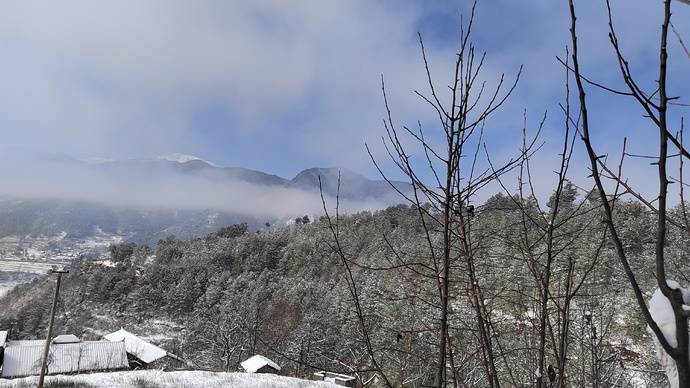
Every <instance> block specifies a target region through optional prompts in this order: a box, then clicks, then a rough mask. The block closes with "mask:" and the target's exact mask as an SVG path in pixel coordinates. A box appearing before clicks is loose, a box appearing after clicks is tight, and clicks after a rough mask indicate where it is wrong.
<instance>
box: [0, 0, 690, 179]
mask: <svg viewBox="0 0 690 388" xmlns="http://www.w3.org/2000/svg"><path fill="white" fill-rule="evenodd" d="M576 4H577V7H578V13H579V23H580V24H579V30H580V32H581V53H582V66H583V71H584V73H585V74H586V75H587V76H589V77H590V78H592V79H595V80H597V81H599V82H602V83H605V84H607V85H611V86H613V87H616V88H622V85H623V84H622V80H621V78H620V74H619V73H618V71H617V68H616V67H615V61H614V57H613V56H612V49H611V47H610V44H609V42H608V37H607V32H608V31H607V25H606V19H605V13H604V12H605V8H604V6H605V3H604V1H598V0H580V1H577V2H576ZM612 4H613V8H614V19H615V21H616V25H617V27H618V29H619V32H620V38H621V43H622V47H623V49H624V52H625V54H626V56H627V57H628V59H629V60H630V62H631V64H632V67H633V71H634V72H635V74H636V75H637V76H639V77H640V80H641V83H642V84H643V85H645V86H647V87H650V88H651V87H653V85H654V80H655V72H656V71H657V70H656V67H655V66H656V65H655V61H656V59H657V57H658V54H657V52H656V50H657V46H658V41H659V29H660V25H661V16H662V15H661V10H662V7H661V6H662V1H661V0H613V1H612ZM470 5H471V4H470V2H468V1H447V0H435V1H430V0H426V1H424V0H376V1H372V0H326V1H310V0H302V1H300V0H295V1H290V2H287V1H279V0H275V1H261V0H260V1H239V0H238V1H224V0H205V1H176V0H151V1H139V0H121V1H111V2H92V1H87V0H67V1H61V2H48V3H46V2H40V1H33V0H23V1H6V2H2V3H0V52H2V53H3V60H2V61H0V77H1V79H2V88H0V150H5V152H9V153H12V152H14V153H16V152H20V153H29V154H30V153H52V154H55V155H64V156H69V157H73V158H78V159H85V160H101V159H106V160H110V159H127V158H141V157H153V156H157V155H165V154H171V153H183V154H191V155H196V156H198V157H200V158H202V159H205V160H209V161H212V162H213V163H215V164H217V165H220V166H241V167H248V168H253V169H257V170H261V171H265V172H268V173H272V174H277V175H281V176H284V177H288V178H289V177H292V176H294V175H295V174H296V173H298V172H299V171H300V170H303V169H305V168H309V167H315V166H324V167H326V166H341V167H344V168H348V169H350V170H353V171H357V172H360V173H363V174H365V175H367V176H369V177H371V178H375V177H377V173H376V170H375V168H374V166H373V165H372V163H371V161H370V160H369V158H368V156H367V153H366V150H365V146H364V145H365V143H367V144H370V145H371V147H372V150H373V152H374V154H375V156H376V157H377V158H378V159H379V160H382V161H383V160H385V154H384V153H383V149H382V147H381V144H380V138H381V136H382V135H384V128H383V125H382V119H383V118H384V115H385V109H384V105H383V100H382V96H381V83H380V82H381V76H383V77H384V78H385V81H386V86H387V92H388V95H389V98H390V105H391V108H392V112H393V117H394V120H395V121H396V123H399V124H400V125H403V124H407V125H415V123H416V122H417V121H418V120H419V121H420V122H422V123H423V124H424V126H425V128H426V129H427V131H428V132H429V133H432V135H431V136H433V133H438V130H439V129H438V128H437V127H435V126H434V122H433V118H434V112H433V111H431V110H430V109H429V108H428V106H426V105H425V104H424V103H423V102H422V101H420V99H419V98H418V97H416V96H415V95H414V93H413V91H414V90H420V91H426V90H427V87H426V84H425V73H424V67H423V62H422V60H421V55H420V49H419V43H418V41H417V33H421V35H422V36H423V38H424V41H425V44H426V47H427V50H428V56H429V61H430V65H431V70H432V74H433V76H434V79H435V80H436V81H437V82H438V84H439V85H441V89H443V85H445V84H447V82H448V81H449V75H450V69H451V65H452V63H453V61H454V59H455V57H454V54H455V52H456V49H457V47H458V38H459V26H460V20H461V15H464V17H465V18H466V17H467V16H468V15H469V7H470ZM465 20H466V19H465ZM673 20H675V22H676V23H675V26H676V28H677V30H678V32H679V33H680V34H681V36H683V37H685V40H686V41H687V42H688V43H690V23H688V21H690V6H685V5H682V4H681V3H680V2H677V3H674V15H673ZM568 28H569V19H568V15H567V2H566V0H549V1H545V0H523V1H514V0H480V1H479V3H478V6H477V13H476V20H475V26H474V31H473V38H472V39H473V41H474V42H475V45H476V47H477V49H478V50H479V51H486V53H487V59H486V65H485V68H484V70H485V71H484V73H483V75H482V78H483V79H486V80H487V82H488V83H489V84H492V83H495V82H496V80H497V79H498V78H499V77H500V75H501V74H502V73H505V74H506V77H507V78H508V79H511V77H513V76H514V75H515V74H516V72H517V70H518V69H519V67H520V66H521V65H523V66H524V71H523V74H522V77H521V80H520V82H519V84H518V87H517V89H516V90H515V93H514V94H513V95H512V96H511V98H510V99H509V100H508V102H507V103H506V105H505V106H504V109H502V110H501V111H500V112H498V113H497V114H496V115H495V116H494V117H493V118H492V119H491V120H489V121H488V122H487V124H486V135H485V139H484V140H485V141H486V143H487V148H488V150H490V152H491V155H492V158H493V159H495V161H500V160H506V159H507V158H509V157H510V156H511V155H514V154H515V153H516V151H517V149H516V147H517V145H518V144H519V141H520V136H521V130H522V126H523V118H522V117H523V112H527V122H528V130H531V131H532V130H534V129H535V128H536V126H537V124H538V121H539V120H540V118H541V117H542V115H543V114H544V112H545V111H547V112H548V116H547V117H548V118H547V121H546V125H545V129H544V135H543V140H542V141H543V142H545V146H544V147H543V148H542V150H543V152H540V154H539V155H538V156H536V157H535V158H536V163H534V166H535V167H534V168H535V175H536V177H537V179H536V180H537V182H536V185H537V188H538V190H539V191H540V192H544V193H546V192H548V191H549V190H550V187H552V186H551V185H552V183H553V174H552V170H553V169H554V168H553V167H552V166H553V161H554V160H556V158H557V153H558V147H559V145H560V143H561V136H562V131H563V121H564V119H563V116H562V114H561V113H560V109H559V106H558V104H559V103H561V102H563V101H564V95H565V94H564V93H565V91H564V71H563V68H562V66H561V65H559V63H558V62H557V61H556V57H557V56H561V57H562V56H563V55H564V51H565V47H566V46H567V45H568V43H569V41H568ZM670 53H671V58H670V68H671V81H670V83H669V85H670V89H671V90H670V93H671V94H673V95H679V96H681V100H680V101H684V100H683V97H684V96H682V93H683V92H685V91H686V90H687V89H688V86H690V58H688V57H687V56H685V54H684V52H683V51H682V49H681V47H680V45H679V44H678V40H677V38H676V37H675V35H672V36H671V37H670ZM590 93H591V97H590V98H591V100H590V108H591V114H592V120H593V122H594V123H595V126H594V128H593V131H595V133H594V138H595V141H596V144H597V145H599V147H600V149H601V151H602V153H610V154H611V155H614V154H615V152H618V150H619V148H620V145H621V143H622V137H623V136H630V139H629V148H630V151H631V152H635V153H648V152H652V151H653V150H654V147H656V145H655V143H654V142H655V139H656V137H655V136H654V135H655V134H654V132H653V128H651V126H650V125H649V123H648V122H647V121H646V120H645V119H644V118H642V111H641V109H640V108H639V107H638V106H636V105H635V104H634V103H632V101H630V99H627V98H625V97H619V96H612V95H610V94H607V93H602V92H601V91H598V90H591V91H590ZM687 102H690V101H687ZM687 109H690V108H687V107H674V112H673V114H672V118H673V120H674V121H673V123H674V125H677V124H678V122H679V120H680V117H681V116H682V115H683V114H685V113H686V112H687ZM582 155H583V154H582V148H581V146H579V145H578V149H577V150H576V156H575V160H576V161H578V163H577V166H575V167H573V169H572V174H573V179H574V180H575V181H577V182H583V184H586V179H585V178H586V175H588V172H587V171H586V167H584V166H585V165H586V164H584V163H582V162H583V161H584V159H583V158H582ZM383 166H384V169H385V170H386V171H387V172H390V173H391V174H392V176H393V177H396V178H398V177H400V175H399V174H397V175H396V173H395V171H394V169H393V168H392V167H391V165H390V164H386V163H385V162H384V163H383ZM649 173H653V171H651V172H650V171H649V166H647V164H646V163H643V164H639V163H638V164H634V163H633V164H632V165H631V168H630V169H628V170H626V174H628V175H629V176H630V177H631V179H632V180H633V181H635V180H636V181H637V182H640V184H641V185H642V186H644V187H645V190H653V187H652V186H648V183H647V182H648V179H647V177H648V175H647V174H649Z"/></svg>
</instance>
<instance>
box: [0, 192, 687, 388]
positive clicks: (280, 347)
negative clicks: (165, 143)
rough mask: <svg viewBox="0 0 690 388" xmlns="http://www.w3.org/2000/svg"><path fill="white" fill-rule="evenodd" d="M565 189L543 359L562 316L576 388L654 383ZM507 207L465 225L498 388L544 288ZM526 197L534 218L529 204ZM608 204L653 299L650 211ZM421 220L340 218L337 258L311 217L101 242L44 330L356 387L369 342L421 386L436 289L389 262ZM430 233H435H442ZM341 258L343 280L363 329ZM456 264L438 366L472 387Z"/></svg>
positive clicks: (2, 303)
mask: <svg viewBox="0 0 690 388" xmlns="http://www.w3.org/2000/svg"><path fill="white" fill-rule="evenodd" d="M565 192H566V193H567V195H564V196H563V198H565V199H563V200H562V203H561V206H562V207H563V208H564V209H568V208H570V209H572V210H573V211H574V210H576V211H577V214H578V215H579V216H578V217H576V218H575V219H574V220H569V224H568V227H567V228H566V229H560V230H559V234H558V235H557V236H556V239H555V241H557V245H558V249H559V250H560V252H559V256H558V257H559V258H560V259H559V260H557V261H556V262H555V263H553V268H552V275H551V276H552V278H551V282H550V292H551V295H550V298H551V301H552V302H553V304H551V305H550V307H549V309H548V311H547V314H548V316H549V320H548V322H549V326H548V336H547V342H548V344H547V351H548V356H547V357H546V359H547V362H548V363H549V365H550V368H554V367H555V366H556V362H557V361H556V358H557V355H558V354H559V352H561V351H564V350H563V349H560V348H559V346H562V343H563V341H561V337H562V336H563V333H564V331H563V329H562V328H563V324H564V323H565V322H567V325H568V326H569V327H568V330H566V331H565V336H567V341H566V344H567V345H566V346H567V349H566V350H565V352H567V355H568V357H567V365H566V367H567V368H568V376H569V379H570V382H571V383H572V384H573V386H581V385H584V386H589V384H590V382H592V381H598V382H600V383H601V384H603V385H600V386H614V384H615V386H634V384H637V383H643V382H646V383H647V384H649V385H648V386H664V385H663V384H665V383H662V382H663V381H665V380H664V379H665V378H664V377H663V375H662V374H661V373H659V372H658V371H657V370H658V367H657V366H655V357H654V355H653V353H652V350H651V349H652V342H651V339H650V338H649V336H648V334H646V332H645V326H646V325H645V324H644V323H643V321H642V319H641V317H640V316H639V313H638V312H637V310H636V306H635V304H634V300H633V298H632V295H631V293H630V291H629V289H628V287H626V284H625V282H626V280H625V278H624V275H623V274H622V273H621V269H620V266H619V263H618V261H617V258H616V256H615V252H614V250H613V246H612V245H611V243H610V241H608V238H606V236H604V235H603V233H604V230H605V225H603V224H602V222H601V220H602V219H601V210H600V209H599V205H598V202H597V201H595V200H594V199H592V200H591V201H590V200H588V199H585V200H584V201H582V203H580V202H579V201H577V194H576V191H575V189H574V187H572V186H570V185H568V186H567V187H566V190H565ZM516 203H518V199H516V198H510V197H508V196H505V195H496V196H494V197H492V198H491V199H489V200H488V201H487V202H486V203H485V204H484V205H482V206H477V207H476V208H475V209H473V214H472V222H471V224H472V233H473V235H474V237H473V241H474V242H475V246H473V249H474V253H475V262H474V264H475V271H476V274H477V282H478V284H479V285H480V286H481V289H482V291H483V298H484V304H485V305H486V306H487V307H486V308H487V311H486V315H485V318H486V321H487V324H488V325H490V326H491V327H492V330H491V332H492V333H493V337H492V338H491V341H492V345H491V346H492V348H493V350H494V354H495V357H496V365H497V367H498V368H499V369H500V371H501V375H500V379H501V381H503V382H504V385H506V386H523V385H528V384H529V382H530V381H532V380H533V379H534V377H535V370H536V363H537V358H536V357H537V354H536V352H535V349H536V346H537V341H538V332H539V322H540V320H539V315H540V314H539V311H538V306H539V295H540V284H543V283H542V280H541V279H540V278H539V276H540V275H539V274H540V273H541V272H540V271H541V268H542V266H543V265H544V263H543V262H542V260H543V257H528V256H527V255H526V251H525V250H524V249H523V245H522V243H521V241H522V240H524V238H525V236H527V235H529V234H531V233H534V235H535V236H536V235H537V233H536V230H530V228H529V227H528V228H527V229H525V225H526V224H525V223H524V219H523V217H524V214H525V212H523V211H521V210H520V209H518V207H517V205H516ZM530 203H531V205H530V206H533V208H532V211H533V215H534V216H535V217H536V216H537V215H538V214H539V213H537V211H536V206H537V203H536V201H534V200H532V202H530ZM616 206H617V216H618V218H617V219H616V220H615V222H616V224H617V225H619V229H620V230H621V231H623V236H621V237H622V239H623V241H624V242H625V244H626V246H627V247H629V249H630V250H631V252H634V256H633V257H630V260H631V262H632V264H633V266H634V267H635V271H637V273H639V274H640V276H639V279H640V281H641V282H642V286H643V290H644V291H645V292H648V293H650V294H651V292H652V291H653V288H654V283H655V279H654V278H653V277H652V276H649V274H651V269H652V268H651V266H652V265H653V260H652V259H651V255H652V252H653V242H654V232H655V231H654V230H653V228H650V226H649V225H651V224H652V222H651V220H652V218H651V217H652V216H653V215H652V214H651V213H649V212H648V211H647V210H645V208H644V207H643V206H642V205H640V204H638V203H636V202H620V203H617V204H616ZM419 214H420V212H419V209H417V208H415V207H409V206H403V205H401V206H396V207H391V208H388V209H385V210H381V211H377V212H373V213H372V212H362V213H358V214H354V215H351V216H347V217H341V219H340V220H338V224H337V227H338V231H339V234H338V242H339V243H340V245H341V247H342V250H343V252H344V253H345V255H346V257H347V261H345V262H344V261H343V260H342V257H341V256H339V255H338V254H337V246H336V245H335V243H336V241H335V240H334V238H333V234H332V233H331V229H330V227H329V223H328V222H327V221H326V219H324V218H322V219H321V220H317V221H315V222H312V223H310V224H296V225H293V226H290V227H286V228H283V229H277V230H272V231H269V232H263V233H252V232H247V229H246V227H245V226H243V225H235V226H232V227H228V228H223V229H221V230H219V231H218V232H217V233H214V234H211V235H208V236H206V237H204V238H197V239H193V240H177V239H174V238H168V239H165V240H161V241H160V242H159V244H158V246H157V247H156V248H155V251H151V250H150V249H148V248H147V247H141V246H135V245H132V244H128V245H119V246H114V247H112V248H111V250H110V257H108V258H107V260H99V261H84V260H80V261H77V262H75V263H74V265H73V266H72V267H71V270H70V273H69V275H67V276H66V277H65V278H64V283H63V284H64V288H63V289H62V293H61V300H60V307H59V313H58V318H57V325H58V326H57V327H58V329H57V333H73V334H76V335H80V336H83V337H85V338H89V337H92V338H98V337H99V336H100V335H101V334H103V333H105V332H108V331H111V330H116V329H119V328H120V327H125V328H128V329H130V330H132V331H135V332H137V333H138V334H141V335H142V336H148V337H150V338H152V339H153V340H154V341H155V342H159V343H161V344H163V345H164V346H166V347H167V348H168V350H170V351H173V352H176V353H178V354H180V355H181V356H183V357H184V358H186V359H187V360H189V361H191V362H192V363H193V365H195V367H196V368H199V369H201V368H203V369H210V370H217V371H234V370H236V369H237V367H238V364H239V362H240V361H242V360H243V359H245V358H247V357H248V356H250V355H252V354H255V353H261V354H264V355H267V356H269V357H271V358H273V359H274V360H276V361H277V362H279V363H280V364H281V365H284V367H285V371H286V373H287V374H289V375H293V376H306V375H308V374H310V373H311V372H313V371H314V370H315V369H326V370H332V371H339V372H348V373H357V374H358V375H359V377H360V378H361V379H363V381H366V380H367V379H369V378H371V377H372V376H374V373H373V372H374V370H373V368H372V364H371V362H372V361H371V358H370V357H369V352H368V350H367V346H368V345H367V343H370V344H371V346H372V350H373V352H374V354H375V356H376V360H377V363H378V364H379V365H380V366H381V368H382V369H383V371H384V372H385V373H386V375H387V376H388V378H390V379H391V380H392V381H391V383H393V384H395V385H396V386H399V385H405V386H410V387H420V386H421V385H422V384H426V383H428V382H430V381H433V378H434V370H433V365H434V363H435V362H436V358H435V353H436V352H437V344H436V342H435V341H434V339H435V335H436V332H435V331H434V327H435V325H437V319H438V318H437V314H436V313H435V306H434V305H433V299H432V297H430V296H429V295H432V296H433V294H434V293H435V292H437V290H434V284H433V283H432V282H429V281H427V280H426V279H425V277H423V276H421V275H420V274H415V273H414V271H413V270H411V268H412V267H402V266H400V265H396V263H397V262H398V260H401V259H402V256H404V257H405V258H406V259H405V260H413V259H415V260H419V261H423V260H424V257H423V256H424V255H425V254H426V251H425V249H424V248H423V247H424V246H425V241H427V240H426V229H425V228H424V227H423V224H422V222H421V220H422V219H421V218H420V217H419ZM332 221H334V220H332ZM539 222H544V223H546V222H547V221H546V220H543V219H542V220H541V221H539ZM330 226H333V224H331V225H330ZM534 228H535V229H536V227H534ZM432 233H433V234H434V236H431V237H432V238H431V239H432V241H436V240H437V239H438V238H439V236H440V235H439V233H438V232H433V231H432ZM602 239H603V240H602ZM536 244H537V245H538V244H539V243H538V242H537V243H536ZM668 251H669V252H673V254H672V256H673V258H674V260H673V262H674V265H675V268H676V270H678V271H682V270H683V269H686V267H687V265H688V264H687V257H688V246H687V244H684V243H683V241H682V239H681V238H680V237H677V236H675V235H673V233H671V235H670V236H669V240H668ZM669 257H671V256H669ZM344 264H348V266H347V267H348V268H350V270H351V272H352V274H353V279H354V283H352V284H354V286H355V289H356V292H357V295H358V297H359V302H360V303H361V306H360V307H361V312H362V314H363V320H364V326H362V325H361V321H360V320H359V318H358V314H357V310H356V305H355V303H354V300H353V298H352V289H351V286H350V284H349V283H348V281H347V279H348V277H347V273H348V272H347V271H346V267H345V266H344ZM453 265H454V267H455V268H454V269H455V273H457V274H458V275H457V278H454V279H453V282H452V283H451V287H452V288H453V289H454V293H453V295H455V296H456V297H455V298H454V299H453V300H452V301H451V310H452V315H451V318H450V322H451V324H450V327H451V330H450V331H449V343H451V344H452V346H453V347H454V349H455V351H454V352H453V353H452V354H453V356H454V357H453V358H451V360H449V363H450V365H452V366H450V367H451V368H453V369H452V370H453V371H454V373H455V376H456V378H457V379H458V380H459V381H463V382H464V383H465V384H466V385H467V386H481V385H482V384H481V381H482V376H483V373H484V372H483V369H482V368H483V366H482V364H481V357H480V355H479V354H478V352H480V351H481V348H480V347H478V345H477V344H478V343H479V341H481V339H480V338H478V333H477V331H476V329H475V325H476V319H477V317H476V316H475V315H474V311H475V310H474V309H473V307H472V300H473V298H472V297H473V295H472V293H471V292H469V291H468V290H471V289H472V288H471V287H469V285H468V284H467V282H466V281H465V274H464V271H465V269H464V268H463V266H464V264H463V262H462V260H456V261H454V262H453ZM679 273H680V272H679ZM681 280H682V278H681ZM53 287H54V280H52V279H50V278H49V277H41V278H39V279H37V280H35V281H34V282H32V283H30V284H27V285H23V286H19V287H17V288H16V289H15V290H14V291H12V292H11V293H10V294H8V295H7V296H6V297H5V298H4V299H2V300H0V328H3V329H10V330H11V337H12V338H41V337H43V336H45V326H46V324H47V320H48V319H47V316H48V311H49V301H50V298H51V293H52V292H53ZM576 287H577V289H576ZM565 299H569V303H570V307H569V309H568V312H567V315H564V311H562V309H561V308H559V306H563V305H564V303H563V302H564V300H565ZM363 327H364V328H366V330H363V329H362V328H363ZM365 334H366V335H365ZM561 367H563V366H561ZM377 381H379V383H381V384H383V382H382V381H380V380H377ZM655 381H656V382H659V384H661V385H654V384H653V382H655Z"/></svg>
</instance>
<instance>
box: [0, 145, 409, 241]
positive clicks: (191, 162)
mask: <svg viewBox="0 0 690 388" xmlns="http://www.w3.org/2000/svg"><path fill="white" fill-rule="evenodd" d="M9 157H12V158H11V160H6V161H5V162H4V163H2V166H0V178H2V180H3V182H4V184H3V185H2V188H0V237H3V236H11V235H16V236H39V235H40V236H51V235H57V234H60V233H63V232H64V233H67V234H68V235H69V236H73V237H84V238H86V237H88V236H92V235H94V234H97V233H105V234H114V235H121V236H124V237H125V238H128V239H130V240H133V241H137V242H139V243H155V242H156V241H158V240H159V239H162V238H165V237H167V236H169V235H175V236H177V237H179V238H190V237H195V236H199V235H204V234H207V233H210V232H213V231H215V230H217V229H218V228H220V227H223V226H226V225H230V224H234V223H240V222H244V223H247V224H248V225H249V227H250V229H252V230H256V229H260V228H267V225H269V226H268V227H275V226H280V225H285V224H286V223H287V222H289V221H290V220H293V219H294V218H296V217H302V216H304V215H307V216H309V217H310V218H312V219H313V218H314V217H318V216H319V215H321V214H322V212H323V209H322V206H323V205H322V202H321V194H320V189H319V177H320V178H321V187H322V188H323V193H324V196H325V198H326V199H327V203H329V204H330V205H332V206H335V201H336V199H335V197H336V194H337V193H338V190H339V189H338V181H339V180H340V196H339V201H340V206H341V211H343V212H353V211H358V210H362V209H380V208H384V207H386V206H390V205H393V204H397V203H400V202H402V197H401V196H400V195H399V194H398V193H397V192H396V190H395V189H393V188H392V187H391V184H390V183H388V182H386V181H382V180H371V179H368V178H366V177H364V176H362V175H359V174H356V173H354V172H351V171H347V170H343V169H338V168H311V169H306V170H304V171H301V172H299V173H298V174H297V175H296V176H295V177H294V178H292V179H288V178H284V177H280V176H277V175H273V174H268V173H265V172H262V171H257V170H252V169H248V168H241V167H219V166H216V165H214V164H213V163H211V162H207V161H204V160H202V159H200V158H196V157H193V156H189V155H171V156H164V157H158V158H142V159H128V160H117V161H82V160H76V159H73V158H67V157H60V156H54V155H48V156H46V155H43V156H42V157H39V158H29V157H25V156H22V157H18V155H11V154H10V155H9ZM5 159H8V155H6V156H5ZM391 183H392V184H394V185H395V186H396V188H397V189H398V190H401V191H403V192H404V191H405V190H407V188H408V187H409V185H408V184H406V183H404V182H391Z"/></svg>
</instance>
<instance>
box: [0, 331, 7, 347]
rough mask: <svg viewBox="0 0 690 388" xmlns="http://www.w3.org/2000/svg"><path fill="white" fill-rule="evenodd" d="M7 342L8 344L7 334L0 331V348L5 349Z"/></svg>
mask: <svg viewBox="0 0 690 388" xmlns="http://www.w3.org/2000/svg"><path fill="white" fill-rule="evenodd" d="M5 342H7V332H6V331H0V348H4V347H5Z"/></svg>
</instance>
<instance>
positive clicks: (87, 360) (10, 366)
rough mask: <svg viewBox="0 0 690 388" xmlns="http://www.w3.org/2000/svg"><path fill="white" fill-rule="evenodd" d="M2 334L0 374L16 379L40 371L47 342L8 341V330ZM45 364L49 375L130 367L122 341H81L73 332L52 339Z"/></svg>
mask: <svg viewBox="0 0 690 388" xmlns="http://www.w3.org/2000/svg"><path fill="white" fill-rule="evenodd" d="M3 333H4V334H2V335H0V337H4V340H3V341H2V343H3V344H4V346H3V347H2V348H3V350H4V352H3V357H2V372H1V376H2V377H3V378H16V377H26V376H35V375H38V374H40V371H41V364H42V359H43V350H44V347H45V343H46V341H45V340H20V341H7V340H6V338H7V333H6V332H3ZM0 339H2V338H0ZM47 365H48V368H47V373H48V374H49V375H51V374H74V373H86V372H103V371H118V370H126V369H129V365H128V363H127V353H126V352H125V346H124V344H123V343H113V342H108V341H81V340H80V339H79V338H77V337H76V336H74V335H60V336H57V337H55V338H54V339H53V341H51V344H50V348H49V353H48V361H47Z"/></svg>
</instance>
